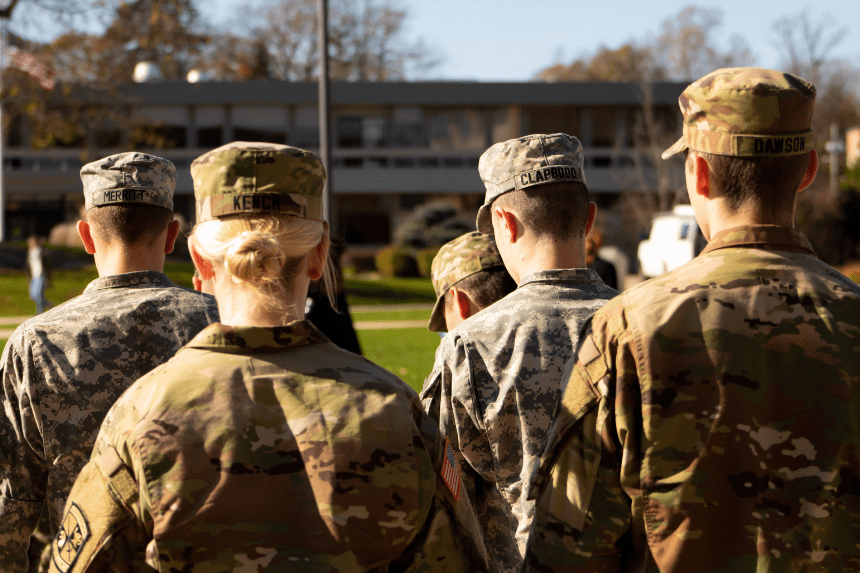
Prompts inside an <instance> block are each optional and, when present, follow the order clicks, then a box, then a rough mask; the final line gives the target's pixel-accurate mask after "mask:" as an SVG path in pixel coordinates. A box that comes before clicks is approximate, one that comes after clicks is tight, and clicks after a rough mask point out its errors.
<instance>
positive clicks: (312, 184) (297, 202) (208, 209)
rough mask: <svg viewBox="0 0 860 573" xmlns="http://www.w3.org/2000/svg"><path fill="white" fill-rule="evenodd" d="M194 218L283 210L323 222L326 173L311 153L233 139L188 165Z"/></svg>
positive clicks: (198, 220) (283, 211)
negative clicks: (194, 205)
mask: <svg viewBox="0 0 860 573" xmlns="http://www.w3.org/2000/svg"><path fill="white" fill-rule="evenodd" d="M191 177H192V178H193V179H194V196H195V199H196V202H197V222H198V223H202V222H203V221H209V220H210V219H217V218H219V217H225V216H228V215H235V214H238V213H285V214H289V215H295V216H296V217H302V218H305V219H315V220H317V221H323V205H322V192H323V187H324V186H325V181H326V173H325V169H324V168H323V164H322V161H320V158H319V157H317V156H316V155H315V154H313V153H311V152H310V151H305V150H304V149H299V148H297V147H289V146H287V145H278V144H274V143H250V142H245V141H234V142H233V143H228V144H227V145H223V146H221V147H219V148H217V149H213V150H212V151H210V152H208V153H205V154H203V155H201V156H200V157H198V158H197V159H195V160H194V162H193V163H191Z"/></svg>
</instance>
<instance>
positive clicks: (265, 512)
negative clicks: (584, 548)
mask: <svg viewBox="0 0 860 573" xmlns="http://www.w3.org/2000/svg"><path fill="white" fill-rule="evenodd" d="M273 164H274V165H279V167H278V168H277V169H270V167H271V166H272V165H273ZM192 174H193V175H194V180H195V194H196V196H197V207H198V222H201V221H203V222H205V221H208V220H209V219H212V218H215V217H217V215H214V213H215V212H217V211H219V210H223V212H224V214H232V213H236V212H242V210H243V209H244V210H247V211H249V212H254V213H266V212H269V213H271V212H287V213H290V214H295V215H298V216H306V217H308V218H313V219H319V218H320V217H321V207H320V204H319V202H318V201H315V200H314V196H316V197H318V196H319V194H320V193H321V191H322V187H323V184H324V181H325V172H324V170H323V168H322V165H321V163H320V161H319V159H317V158H316V157H315V156H314V155H313V154H310V153H308V152H305V151H302V150H299V149H295V148H290V147H286V146H280V145H270V144H253V143H234V144H230V145H227V146H224V147H222V148H219V149H217V150H215V151H213V152H210V153H209V154H206V155H204V156H203V157H201V158H199V159H198V160H196V161H195V162H194V164H193V165H192ZM218 174H220V175H218ZM258 189H262V190H263V191H262V192H261V193H258V192H257V190H258ZM257 195H261V196H262V197H257ZM305 195H308V197H305ZM229 196H234V198H235V202H234V201H227V200H226V199H225V197H229ZM245 197H250V198H249V199H248V200H246V199H245ZM486 559H487V557H486V549H485V548H484V546H483V540H482V538H481V536H480V531H479V529H478V524H477V521H476V519H475V515H474V512H473V509H472V506H471V502H470V501H469V499H468V497H467V494H466V492H465V491H464V490H463V488H462V485H461V482H460V473H459V470H458V468H457V462H456V459H455V457H454V453H453V451H452V450H451V449H450V446H448V445H447V444H446V442H445V441H444V436H443V435H442V434H441V433H440V432H439V431H438V428H437V427H436V426H435V424H434V423H433V421H432V420H431V419H430V418H429V416H427V415H426V414H425V413H424V412H423V410H422V409H421V404H420V402H419V400H418V397H417V395H416V394H415V392H414V391H413V390H411V389H410V388H409V387H408V386H406V384H404V383H403V382H402V381H400V380H399V379H398V378H397V377H395V376H394V375H393V374H391V373H389V372H387V371H386V370H384V369H382V368H380V367H378V366H376V365H374V364H373V363H371V362H369V361H367V360H365V359H364V358H362V357H360V356H358V355H355V354H353V353H351V352H347V351H344V350H341V349H339V348H338V347H337V346H335V345H334V344H332V343H331V342H330V341H328V339H326V338H325V336H323V335H322V334H321V333H320V332H319V331H318V330H317V329H316V328H315V327H314V326H313V325H312V324H311V323H310V322H309V321H307V320H305V321H295V322H292V323H290V324H288V325H287V326H279V327H266V328H264V327H254V326H236V327H231V326H225V325H222V324H213V325H211V326H210V327H209V328H207V329H206V330H205V331H203V332H201V333H200V334H199V335H198V336H197V337H196V338H195V339H194V340H193V341H192V342H191V343H189V344H188V345H187V346H186V347H185V348H184V349H182V350H181V351H180V352H179V353H178V354H177V355H176V356H175V357H174V358H173V359H172V360H170V361H169V362H167V363H166V364H165V365H164V366H163V367H161V368H158V369H156V370H155V371H153V372H152V373H150V374H149V375H147V376H145V377H144V378H142V379H140V380H139V381H138V382H137V383H135V384H134V385H133V386H132V387H131V388H130V389H129V391H128V392H126V394H124V395H123V397H122V398H121V399H120V400H119V401H118V402H117V404H116V405H115V406H114V408H113V409H112V410H111V412H110V413H109V414H108V416H107V418H106V420H105V423H104V425H103V426H102V430H101V432H100V433H99V438H98V440H97V444H96V447H95V449H94V451H93V456H92V458H91V460H90V463H89V464H87V466H86V467H85V468H84V470H83V471H82V473H81V476H80V478H79V479H78V481H77V482H76V484H75V486H74V489H73V490H72V493H71V494H70V496H69V501H68V503H67V504H66V510H65V517H64V521H63V528H62V530H61V531H60V533H59V534H58V536H57V537H56V538H55V540H54V544H53V554H52V561H51V570H52V571H63V572H65V571H126V570H129V569H131V570H138V569H140V568H142V567H143V566H144V563H146V564H147V565H148V566H149V567H152V568H154V569H155V570H157V571H179V570H182V571H198V572H200V571H203V572H207V571H212V572H218V573H221V572H224V571H263V570H272V571H308V572H319V573H325V572H335V571H356V572H360V571H374V572H375V571H388V570H389V569H390V570H394V571H399V570H404V571H416V572H421V571H428V572H429V571H462V572H466V571H485V570H486V569H487V568H486Z"/></svg>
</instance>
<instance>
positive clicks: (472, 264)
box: [427, 231, 513, 332]
mask: <svg viewBox="0 0 860 573" xmlns="http://www.w3.org/2000/svg"><path fill="white" fill-rule="evenodd" d="M495 268H502V269H503V268H505V263H504V262H502V256H501V255H500V254H499V248H498V247H497V246H496V241H495V240H494V239H493V236H492V235H484V234H483V233H478V232H477V231H472V232H471V233H466V234H465V235H461V236H459V237H457V238H456V239H454V240H453V241H449V242H448V243H445V244H444V245H442V248H441V249H439V252H438V253H436V256H435V257H433V263H432V264H431V265H430V281H431V282H432V283H433V290H435V291H436V304H435V305H434V306H433V312H431V313H430V322H429V323H428V324H427V328H428V329H429V330H430V331H432V332H446V331H447V330H448V327H447V324H446V322H445V293H447V292H448V289H450V288H451V287H452V286H454V285H455V284H457V283H459V282H460V281H462V280H463V279H465V278H468V277H470V276H472V275H474V274H475V273H480V272H483V271H487V270H489V269H495ZM512 282H513V281H512Z"/></svg>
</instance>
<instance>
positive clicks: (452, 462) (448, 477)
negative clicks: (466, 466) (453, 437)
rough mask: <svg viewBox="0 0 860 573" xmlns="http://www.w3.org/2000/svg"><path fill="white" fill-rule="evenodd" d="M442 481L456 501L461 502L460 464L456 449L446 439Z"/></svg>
mask: <svg viewBox="0 0 860 573" xmlns="http://www.w3.org/2000/svg"><path fill="white" fill-rule="evenodd" d="M440 473H441V474H442V481H444V482H445V485H447V486H448V489H449V490H451V494H452V495H453V496H454V499H455V500H457V501H460V464H458V463H457V458H456V457H455V456H454V448H452V447H451V442H449V441H448V438H445V459H444V460H443V461H442V471H441V472H440Z"/></svg>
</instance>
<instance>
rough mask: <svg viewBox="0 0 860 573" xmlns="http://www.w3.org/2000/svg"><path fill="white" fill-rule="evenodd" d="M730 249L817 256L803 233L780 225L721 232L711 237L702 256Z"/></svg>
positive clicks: (752, 226) (754, 226)
mask: <svg viewBox="0 0 860 573" xmlns="http://www.w3.org/2000/svg"><path fill="white" fill-rule="evenodd" d="M728 247H741V248H748V249H768V250H773V251H795V252H806V253H809V254H811V255H815V251H814V250H813V249H812V245H811V244H809V241H808V240H807V239H806V237H804V236H803V233H801V232H800V231H798V230H796V229H789V228H788V227H780V226H778V225H748V226H743V227H733V228H731V229H726V230H724V231H720V232H719V233H717V234H715V235H714V236H713V237H711V240H710V242H709V243H708V246H707V247H705V249H704V250H703V251H702V254H705V253H709V252H711V251H715V250H717V249H725V248H728Z"/></svg>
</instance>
